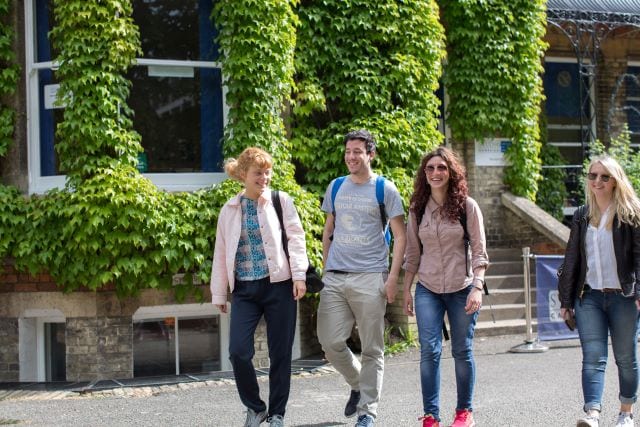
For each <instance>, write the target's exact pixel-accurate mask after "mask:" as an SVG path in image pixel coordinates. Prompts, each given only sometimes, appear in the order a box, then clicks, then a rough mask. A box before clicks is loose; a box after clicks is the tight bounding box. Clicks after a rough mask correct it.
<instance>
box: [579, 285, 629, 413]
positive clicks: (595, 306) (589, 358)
mask: <svg viewBox="0 0 640 427" xmlns="http://www.w3.org/2000/svg"><path fill="white" fill-rule="evenodd" d="M574 307H575V313H576V324H577V325H578V333H579V335H580V344H581V346H582V392H583V394H584V402H585V403H584V410H585V411H588V410H589V409H596V410H598V411H599V410H600V409H601V404H602V393H603V390H604V371H605V368H606V367H607V356H608V354H607V353H608V337H609V333H611V346H612V348H613V355H614V357H615V359H616V365H617V366H618V383H619V387H620V393H619V398H620V402H621V403H623V404H632V403H635V402H636V399H637V389H638V358H637V354H636V353H637V350H636V347H637V338H638V310H637V308H636V304H635V301H634V299H633V298H626V297H624V296H622V295H621V294H616V293H604V292H602V291H595V290H587V291H586V292H585V293H584V295H583V297H582V301H581V300H580V299H579V298H578V299H576V301H575V304H574Z"/></svg>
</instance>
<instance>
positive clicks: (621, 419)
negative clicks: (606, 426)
mask: <svg viewBox="0 0 640 427" xmlns="http://www.w3.org/2000/svg"><path fill="white" fill-rule="evenodd" d="M635 425H636V424H635V423H634V422H633V414H629V413H625V412H620V413H619V414H618V422H617V423H616V427H633V426H635Z"/></svg>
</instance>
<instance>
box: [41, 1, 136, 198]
mask: <svg viewBox="0 0 640 427" xmlns="http://www.w3.org/2000/svg"><path fill="white" fill-rule="evenodd" d="M131 13H132V9H131V2H129V1H120V0H106V1H101V2H87V1H83V0H54V15H55V26H54V28H53V30H52V31H51V37H52V40H53V42H54V45H55V46H56V48H57V50H58V51H59V52H60V53H59V56H58V58H56V60H57V61H58V62H59V69H58V70H57V71H56V76H57V78H58V79H59V80H60V91H59V93H60V94H61V97H60V99H59V100H58V101H59V102H60V103H61V104H62V105H64V106H65V109H64V120H63V122H62V123H60V124H59V125H58V128H57V130H56V137H57V143H56V150H57V152H58V154H59V158H60V168H61V169H62V170H64V171H65V172H66V174H67V179H68V181H69V183H70V184H71V185H73V186H75V185H79V183H80V182H81V180H82V179H85V178H90V177H92V176H93V175H95V174H96V173H99V171H100V170H102V169H105V168H106V169H113V168H115V167H117V166H118V165H120V164H127V165H131V166H135V165H136V164H137V155H138V153H139V152H141V151H142V147H141V146H140V136H139V135H138V134H137V133H136V132H134V131H133V126H132V121H131V113H132V112H131V109H130V108H129V107H128V106H127V103H126V101H127V97H128V96H129V87H130V82H129V81H128V80H127V79H126V78H125V77H124V73H125V72H126V71H127V69H128V68H129V67H130V66H131V65H133V63H134V61H135V57H136V54H138V53H140V47H139V46H140V41H139V34H138V29H137V27H136V26H135V25H134V23H133V20H132V18H131Z"/></svg>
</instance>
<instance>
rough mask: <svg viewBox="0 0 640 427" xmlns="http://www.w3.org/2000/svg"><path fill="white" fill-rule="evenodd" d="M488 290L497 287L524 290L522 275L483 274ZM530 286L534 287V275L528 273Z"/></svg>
mask: <svg viewBox="0 0 640 427" xmlns="http://www.w3.org/2000/svg"><path fill="white" fill-rule="evenodd" d="M484 280H485V282H487V287H488V288H489V292H492V291H493V290H497V289H518V290H520V291H524V275H523V274H522V273H520V274H499V275H498V274H490V275H487V276H485V279H484ZM529 280H530V283H531V287H535V281H536V276H535V275H530V276H529Z"/></svg>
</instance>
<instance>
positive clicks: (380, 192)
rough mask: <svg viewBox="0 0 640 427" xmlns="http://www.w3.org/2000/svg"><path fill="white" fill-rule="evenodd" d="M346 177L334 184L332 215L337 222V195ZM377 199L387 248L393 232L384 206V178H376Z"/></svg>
mask: <svg viewBox="0 0 640 427" xmlns="http://www.w3.org/2000/svg"><path fill="white" fill-rule="evenodd" d="M345 178H346V176H341V177H339V178H336V180H335V182H334V183H333V187H332V188H331V213H332V214H333V218H334V221H335V218H336V205H335V201H336V194H338V190H339V189H340V186H341V185H342V183H343V182H344V180H345ZM376 199H377V200H378V206H379V207H380V219H381V220H382V230H383V231H384V241H385V242H386V243H387V246H389V244H390V243H391V231H390V230H389V221H388V220H387V213H386V211H385V206H384V177H383V176H378V177H376Z"/></svg>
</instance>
